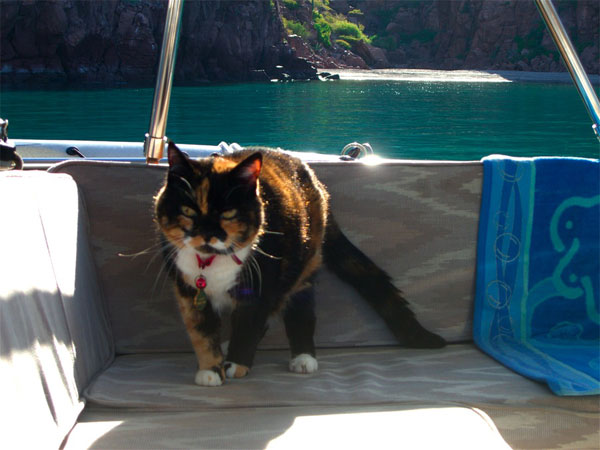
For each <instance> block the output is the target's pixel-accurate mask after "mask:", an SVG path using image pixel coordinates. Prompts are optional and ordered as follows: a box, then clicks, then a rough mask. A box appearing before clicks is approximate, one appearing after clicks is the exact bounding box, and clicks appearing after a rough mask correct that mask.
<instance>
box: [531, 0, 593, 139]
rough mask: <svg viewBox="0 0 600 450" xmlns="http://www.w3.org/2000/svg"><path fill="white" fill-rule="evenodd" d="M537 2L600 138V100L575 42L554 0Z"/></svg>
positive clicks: (536, 0) (538, 0)
mask: <svg viewBox="0 0 600 450" xmlns="http://www.w3.org/2000/svg"><path fill="white" fill-rule="evenodd" d="M535 4H536V5H537V7H538V10H539V11H540V14H541V16H542V19H543V20H544V22H545V23H546V26H547V27H548V30H549V31H550V35H551V36H552V39H554V43H555V44H556V46H557V47H558V50H559V51H560V54H561V56H562V58H563V61H564V62H565V65H566V66H567V70H568V71H569V74H570V75H571V78H573V82H574V83H575V86H576V87H577V90H578V91H579V95H581V98H582V100H583V103H584V104H585V106H586V108H587V110H588V114H589V115H590V117H591V119H592V122H593V125H592V128H593V129H594V132H595V133H596V137H597V138H598V139H599V140H600V102H598V97H597V96H596V93H595V92H594V88H592V84H591V83H590V80H589V78H588V76H587V74H586V73H585V70H584V68H583V66H582V65H581V61H580V60H579V57H578V56H577V52H575V49H574V48H573V44H572V43H571V40H570V39H569V36H568V35H567V32H566V31H565V27H563V24H562V22H561V20H560V17H559V16H558V13H557V12H556V9H555V8H554V5H553V4H552V1H551V0H535Z"/></svg>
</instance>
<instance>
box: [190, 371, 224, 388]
mask: <svg viewBox="0 0 600 450" xmlns="http://www.w3.org/2000/svg"><path fill="white" fill-rule="evenodd" d="M194 381H195V382H196V384H197V385H199V386H221V385H222V384H223V376H222V374H221V373H219V372H215V371H214V370H212V369H208V370H199V371H198V372H196V378H195V380H194Z"/></svg>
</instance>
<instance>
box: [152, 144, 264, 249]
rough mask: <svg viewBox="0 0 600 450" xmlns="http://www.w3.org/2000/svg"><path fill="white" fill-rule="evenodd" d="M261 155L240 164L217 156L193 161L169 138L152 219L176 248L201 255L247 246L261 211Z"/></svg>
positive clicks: (258, 223) (257, 229)
mask: <svg viewBox="0 0 600 450" xmlns="http://www.w3.org/2000/svg"><path fill="white" fill-rule="evenodd" d="M261 167H262V157H261V154H260V153H254V154H252V155H250V156H249V157H247V158H246V159H245V160H243V161H242V162H240V163H235V162H233V161H231V160H229V159H226V158H221V157H218V156H217V157H211V158H206V159H202V160H198V161H194V160H191V159H189V158H188V157H187V155H185V154H184V153H182V152H181V151H180V150H179V149H178V148H177V147H176V146H175V144H173V143H169V172H168V176H167V183H166V184H165V185H164V186H163V188H162V189H161V191H160V192H159V194H158V196H157V197H156V203H155V217H156V221H157V223H158V225H159V227H160V229H161V231H162V233H163V234H164V235H165V237H166V238H167V239H168V240H169V241H170V242H171V243H172V244H173V245H174V246H176V247H178V248H184V247H186V246H188V247H191V248H194V249H195V250H197V251H198V252H201V253H205V254H226V253H233V252H235V251H237V250H239V249H241V248H244V247H246V246H248V245H251V244H252V243H253V242H254V241H255V239H256V237H257V234H258V233H259V232H260V228H261V224H262V220H263V212H262V205H261V203H260V201H259V199H258V197H257V182H258V175H259V173H260V169H261Z"/></svg>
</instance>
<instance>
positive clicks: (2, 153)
mask: <svg viewBox="0 0 600 450" xmlns="http://www.w3.org/2000/svg"><path fill="white" fill-rule="evenodd" d="M7 128H8V120H4V119H1V118H0V170H21V169H22V168H23V159H22V158H21V157H20V156H19V154H18V153H17V147H16V145H15V143H14V142H13V141H11V140H10V139H8V134H7V132H6V129H7Z"/></svg>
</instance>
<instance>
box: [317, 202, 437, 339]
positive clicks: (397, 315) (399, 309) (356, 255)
mask: <svg viewBox="0 0 600 450" xmlns="http://www.w3.org/2000/svg"><path fill="white" fill-rule="evenodd" d="M323 259H324V261H325V264H326V265H327V267H328V268H329V269H330V270H331V271H332V272H333V273H335V274H336V275H337V276H338V277H339V278H340V279H341V280H343V281H345V282H346V283H348V284H350V285H351V286H352V287H354V289H356V291H357V292H358V293H359V294H360V295H361V296H362V297H363V298H364V299H365V300H367V302H368V303H369V304H370V305H371V306H372V307H373V308H374V309H375V311H377V313H378V314H379V315H380V316H381V317H382V318H383V320H384V321H385V323H386V324H387V326H388V327H389V328H390V330H391V331H392V333H394V335H395V336H396V338H397V339H398V341H399V342H400V344H402V345H405V346H407V347H413V348H441V347H444V346H445V345H446V341H445V340H444V339H443V338H442V337H440V336H438V335H437V334H434V333H431V332H430V331H427V330H426V329H425V328H423V326H422V325H421V324H420V323H419V322H418V321H417V319H416V317H415V315H414V313H413V312H412V311H411V309H410V307H409V305H408V302H407V301H406V300H405V299H404V298H403V297H402V293H401V292H400V290H398V288H396V286H394V285H393V284H392V281H391V279H390V276H389V275H388V274H387V273H385V272H384V271H383V270H382V269H380V268H379V267H378V266H377V265H376V264H375V263H374V262H373V261H371V260H370V259H369V258H368V257H367V256H366V255H365V254H364V253H363V252H361V251H360V250H359V249H358V248H356V247H355V246H354V245H353V244H352V242H350V241H349V240H348V238H347V237H346V236H345V235H344V234H343V233H342V231H341V230H340V228H339V226H338V224H337V222H336V221H335V219H334V218H333V216H332V215H331V214H330V215H329V218H328V223H327V229H326V232H325V243H324V245H323Z"/></svg>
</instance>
